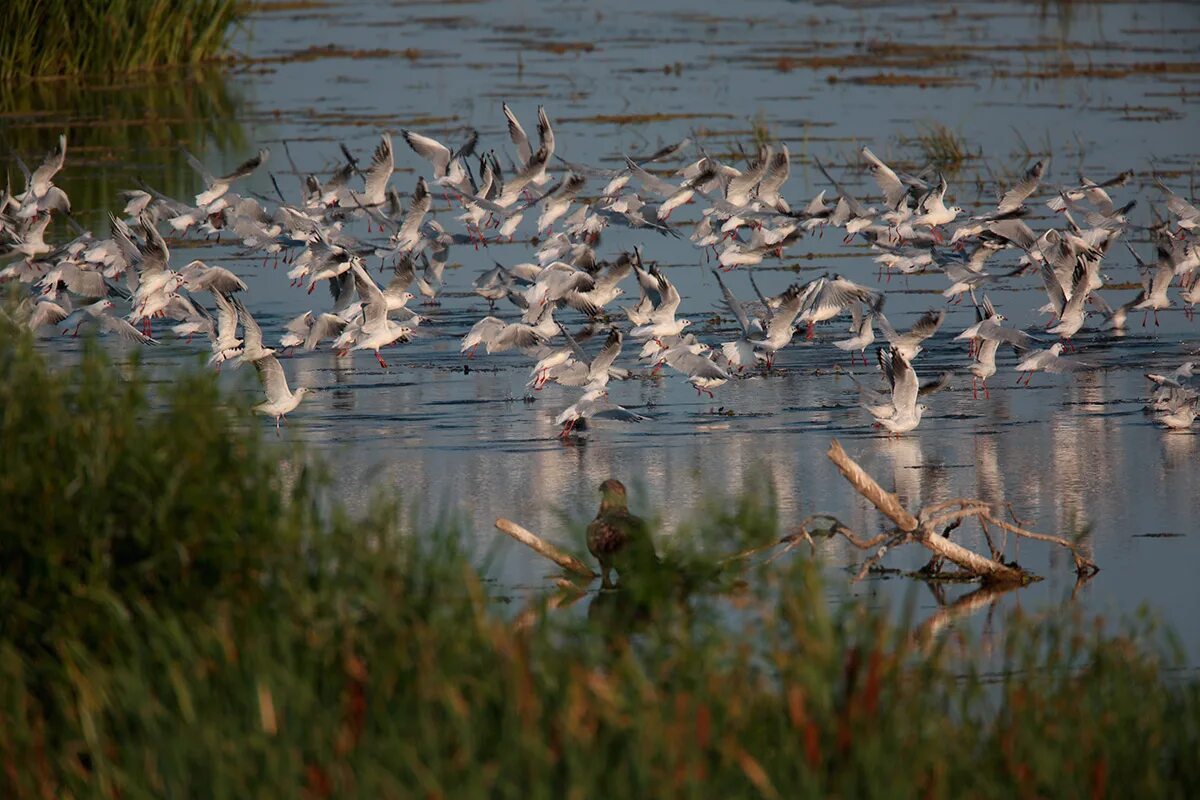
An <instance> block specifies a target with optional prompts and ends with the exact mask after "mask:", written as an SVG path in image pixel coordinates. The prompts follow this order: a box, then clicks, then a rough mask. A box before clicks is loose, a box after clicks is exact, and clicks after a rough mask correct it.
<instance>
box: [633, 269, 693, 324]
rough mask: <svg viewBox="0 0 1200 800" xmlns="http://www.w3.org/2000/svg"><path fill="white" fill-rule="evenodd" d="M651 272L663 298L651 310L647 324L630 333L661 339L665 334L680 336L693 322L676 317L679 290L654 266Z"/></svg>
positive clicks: (679, 299) (679, 300) (680, 299)
mask: <svg viewBox="0 0 1200 800" xmlns="http://www.w3.org/2000/svg"><path fill="white" fill-rule="evenodd" d="M650 274H651V275H653V276H654V278H655V280H656V281H657V287H656V288H657V291H658V294H659V296H660V297H661V298H662V299H661V300H660V301H659V303H658V305H657V306H655V307H654V310H653V311H652V312H650V315H649V318H648V320H647V322H646V324H645V325H639V326H638V327H636V328H634V329H633V330H631V331H630V332H629V335H630V336H632V337H633V338H635V339H642V340H645V339H661V338H663V337H664V336H678V335H679V334H681V333H682V332H683V329H684V328H686V327H687V326H688V325H690V324H691V321H690V320H687V319H676V318H675V310H676V309H677V308H679V304H680V302H681V301H682V298H681V297H680V296H679V291H678V290H677V289H676V288H675V285H674V284H673V283H671V282H670V281H669V280H667V276H666V275H663V274H662V273H661V272H659V271H658V270H657V269H655V268H654V267H653V266H652V267H651V268H650Z"/></svg>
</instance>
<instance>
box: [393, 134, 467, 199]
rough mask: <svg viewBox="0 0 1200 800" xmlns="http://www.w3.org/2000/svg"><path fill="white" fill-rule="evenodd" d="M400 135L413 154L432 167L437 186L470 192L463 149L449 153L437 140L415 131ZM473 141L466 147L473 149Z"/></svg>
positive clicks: (448, 149)
mask: <svg viewBox="0 0 1200 800" xmlns="http://www.w3.org/2000/svg"><path fill="white" fill-rule="evenodd" d="M401 135H402V136H403V137H404V141H405V142H406V143H408V146H409V147H411V148H412V149H413V152H415V153H416V154H417V155H419V156H421V158H424V159H425V160H426V161H428V162H429V163H430V164H432V165H433V178H434V181H435V182H436V183H437V184H438V185H440V186H448V187H451V188H453V189H456V190H458V191H460V192H463V193H466V194H469V193H470V192H471V188H472V187H471V179H470V177H469V176H468V175H467V170H466V167H464V166H463V163H462V158H461V156H462V155H465V153H464V150H465V148H461V149H459V150H458V151H456V152H454V153H451V152H450V148H448V147H446V145H444V144H442V143H441V142H439V141H438V140H437V139H433V138H430V137H429V136H424V135H422V134H420V133H417V132H416V131H408V130H404V131H401ZM474 141H475V137H472V138H471V140H470V141H469V142H468V146H469V147H471V148H473V147H474Z"/></svg>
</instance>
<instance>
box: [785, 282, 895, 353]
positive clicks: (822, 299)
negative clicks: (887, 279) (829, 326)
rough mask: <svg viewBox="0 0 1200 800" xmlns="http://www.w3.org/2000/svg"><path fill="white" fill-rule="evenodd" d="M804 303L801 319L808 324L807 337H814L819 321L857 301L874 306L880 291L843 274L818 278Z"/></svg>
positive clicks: (812, 284)
mask: <svg viewBox="0 0 1200 800" xmlns="http://www.w3.org/2000/svg"><path fill="white" fill-rule="evenodd" d="M803 296H804V298H805V299H804V305H803V310H802V311H801V312H800V317H799V321H800V322H803V323H807V324H808V331H807V332H806V333H805V335H804V338H805V339H812V338H813V326H815V325H816V324H817V323H818V322H824V321H826V320H830V319H833V318H834V317H836V316H838V315H839V314H841V313H842V312H844V311H845V310H846V309H847V308H849V307H850V306H851V305H853V304H855V303H865V304H867V305H870V306H873V305H875V303H876V302H878V300H879V297H880V295H879V293H878V292H873V291H871V290H870V289H868V288H867V287H865V286H860V285H858V284H857V283H854V282H853V281H849V280H846V279H845V278H843V277H842V276H841V275H834V276H833V277H832V278H817V279H816V280H815V281H813V282H812V283H810V284H809V285H808V288H807V289H805V291H804V295H803Z"/></svg>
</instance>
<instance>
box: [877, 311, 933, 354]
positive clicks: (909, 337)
mask: <svg viewBox="0 0 1200 800" xmlns="http://www.w3.org/2000/svg"><path fill="white" fill-rule="evenodd" d="M875 318H876V321H877V322H878V323H879V330H880V331H881V332H882V333H883V336H884V338H885V339H887V340H888V343H889V344H890V345H891V346H892V349H893V350H896V351H898V352H899V353H900V354H901V355H902V356H904V360H905V361H912V360H913V359H915V358H916V357H917V354H918V353H920V352H921V342H923V341H925V340H926V339H928V338H929V337H931V336H933V335H934V334H935V333H937V330H938V328H940V327H942V322H943V321H944V320H945V319H946V311H945V310H944V309H942V310H939V311H926V312H925V313H924V314H923V315H922V316H921V318H920V319H918V320H917V322H916V324H914V325H913V326H912V328H910V329H909V330H908V332H906V333H899V332H898V331H896V329H895V328H893V327H892V325H891V323H890V322H888V318H887V317H885V316H884V315H883V311H877V312H876V313H875Z"/></svg>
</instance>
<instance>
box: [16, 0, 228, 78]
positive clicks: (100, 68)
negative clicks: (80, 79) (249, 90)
mask: <svg viewBox="0 0 1200 800" xmlns="http://www.w3.org/2000/svg"><path fill="white" fill-rule="evenodd" d="M246 6H247V4H246V3H245V2H244V0H5V2H3V3H0V81H11V80H14V79H19V78H31V77H32V78H41V77H47V76H52V75H80V74H87V75H91V74H104V75H109V74H113V73H117V72H128V71H130V70H136V69H145V68H148V67H157V66H162V65H164V64H191V63H195V62H197V61H201V60H204V59H207V58H212V57H213V56H215V55H218V54H219V53H220V52H221V51H222V50H223V49H224V48H225V46H226V43H227V41H228V37H229V33H230V29H231V27H232V25H233V23H234V22H236V21H238V20H239V19H241V18H242V17H243V16H244V14H245V13H246Z"/></svg>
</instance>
